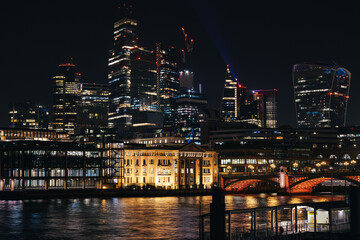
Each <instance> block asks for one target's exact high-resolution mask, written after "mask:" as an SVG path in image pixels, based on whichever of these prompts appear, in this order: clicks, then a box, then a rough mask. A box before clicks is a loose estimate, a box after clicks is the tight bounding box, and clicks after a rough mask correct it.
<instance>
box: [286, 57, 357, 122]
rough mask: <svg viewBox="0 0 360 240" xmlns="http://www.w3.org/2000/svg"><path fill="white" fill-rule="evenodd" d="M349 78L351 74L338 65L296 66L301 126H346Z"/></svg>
mask: <svg viewBox="0 0 360 240" xmlns="http://www.w3.org/2000/svg"><path fill="white" fill-rule="evenodd" d="M350 81H351V73H350V72H349V71H348V70H347V69H345V68H342V67H339V66H336V65H332V66H326V65H320V64H307V63H304V64H296V65H294V67H293V84H294V95H295V107H296V117H297V125H298V127H301V128H319V127H321V128H326V127H332V128H333V127H342V126H345V123H346V112H347V104H348V100H349V91H350Z"/></svg>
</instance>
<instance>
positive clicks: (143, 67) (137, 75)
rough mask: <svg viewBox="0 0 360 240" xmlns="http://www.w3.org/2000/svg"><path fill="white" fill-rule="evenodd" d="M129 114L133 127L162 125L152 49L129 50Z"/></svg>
mask: <svg viewBox="0 0 360 240" xmlns="http://www.w3.org/2000/svg"><path fill="white" fill-rule="evenodd" d="M130 65H131V74H130V77H131V87H130V90H131V91H130V96H131V112H130V113H131V115H132V126H133V127H144V128H146V127H162V123H163V121H162V114H161V111H159V110H158V92H157V78H156V76H157V67H156V63H155V54H154V52H153V51H149V50H145V49H143V48H137V47H136V48H134V49H132V50H131V51H130Z"/></svg>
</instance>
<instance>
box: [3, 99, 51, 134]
mask: <svg viewBox="0 0 360 240" xmlns="http://www.w3.org/2000/svg"><path fill="white" fill-rule="evenodd" d="M9 119H10V121H9V125H10V127H13V128H30V129H48V127H49V109H48V108H47V107H45V106H43V105H39V104H35V103H32V102H23V103H14V104H12V105H11V106H10V111H9Z"/></svg>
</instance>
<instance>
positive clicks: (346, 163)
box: [344, 162, 350, 170]
mask: <svg viewBox="0 0 360 240" xmlns="http://www.w3.org/2000/svg"><path fill="white" fill-rule="evenodd" d="M349 164H350V163H349V162H344V166H345V167H346V170H347V167H348V166H349Z"/></svg>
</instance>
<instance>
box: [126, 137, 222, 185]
mask: <svg viewBox="0 0 360 240" xmlns="http://www.w3.org/2000/svg"><path fill="white" fill-rule="evenodd" d="M124 152H125V153H124V163H125V164H124V186H138V187H146V186H153V187H155V188H162V189H188V188H192V189H204V188H211V186H213V185H214V184H217V182H218V164H217V161H218V160H217V153H216V152H215V151H214V150H210V149H205V148H202V147H200V146H198V145H196V144H194V143H190V144H187V145H185V146H182V147H175V146H172V147H165V146H164V147H145V146H144V145H137V146H136V145H133V146H131V145H129V146H125V150H124Z"/></svg>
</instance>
